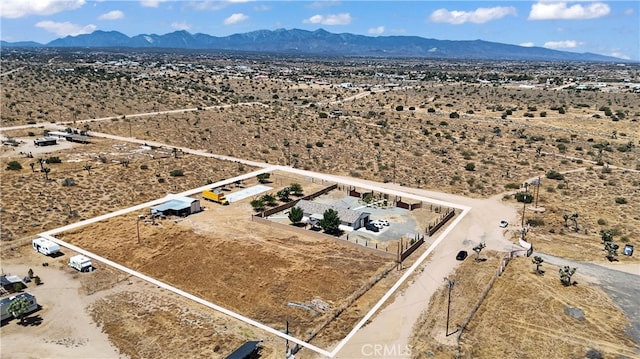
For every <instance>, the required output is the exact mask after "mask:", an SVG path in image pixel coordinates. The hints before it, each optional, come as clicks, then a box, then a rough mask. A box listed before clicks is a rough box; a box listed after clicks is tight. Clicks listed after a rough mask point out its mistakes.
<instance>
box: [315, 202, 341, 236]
mask: <svg viewBox="0 0 640 359" xmlns="http://www.w3.org/2000/svg"><path fill="white" fill-rule="evenodd" d="M318 225H319V226H320V228H322V229H323V230H324V231H325V232H326V233H328V234H339V233H340V217H339V216H338V212H336V211H335V210H333V209H331V208H329V209H327V210H326V211H324V213H323V215H322V219H321V220H320V221H319V222H318Z"/></svg>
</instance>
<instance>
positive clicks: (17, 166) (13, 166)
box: [7, 161, 22, 171]
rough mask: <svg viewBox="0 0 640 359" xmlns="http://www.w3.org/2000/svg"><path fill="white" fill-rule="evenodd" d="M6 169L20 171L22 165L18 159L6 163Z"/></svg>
mask: <svg viewBox="0 0 640 359" xmlns="http://www.w3.org/2000/svg"><path fill="white" fill-rule="evenodd" d="M7 169H8V170H11V171H20V170H21V169H22V165H21V164H20V162H18V161H11V162H9V163H7Z"/></svg>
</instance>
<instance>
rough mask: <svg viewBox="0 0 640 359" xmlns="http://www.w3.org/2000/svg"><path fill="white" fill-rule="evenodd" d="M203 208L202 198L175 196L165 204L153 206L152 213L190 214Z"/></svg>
mask: <svg viewBox="0 0 640 359" xmlns="http://www.w3.org/2000/svg"><path fill="white" fill-rule="evenodd" d="M201 210H202V208H201V207H200V200H199V199H195V198H191V197H175V198H173V199H171V200H169V201H167V202H165V203H163V204H160V205H157V206H154V207H151V214H152V215H153V214H163V215H173V216H183V217H184V216H188V215H190V214H194V213H198V212H200V211H201Z"/></svg>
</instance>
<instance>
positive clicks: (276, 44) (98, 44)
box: [0, 29, 625, 62]
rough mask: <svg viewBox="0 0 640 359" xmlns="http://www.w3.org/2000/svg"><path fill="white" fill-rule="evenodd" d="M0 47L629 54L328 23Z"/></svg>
mask: <svg viewBox="0 0 640 359" xmlns="http://www.w3.org/2000/svg"><path fill="white" fill-rule="evenodd" d="M0 46H1V47H3V48H4V47H52V48H138V49H140V48H156V49H162V48H165V49H190V50H229V51H253V52H268V53H283V54H291V55H296V54H297V55H320V56H344V57H389V58H409V57H411V58H429V59H469V60H471V59H477V60H517V61H590V62H624V61H625V60H622V59H619V58H615V57H610V56H604V55H598V54H594V53H575V52H568V51H558V50H552V49H547V48H543V47H523V46H517V45H509V44H502V43H497V42H489V41H483V40H471V41H467V40H456V41H454V40H436V39H427V38H423V37H418V36H376V37H372V36H363V35H355V34H350V33H341V34H336V33H331V32H328V31H325V30H323V29H318V30H315V31H308V30H300V29H291V30H286V29H278V30H258V31H252V32H247V33H242V34H233V35H229V36H223V37H217V36H211V35H206V34H201V33H198V34H191V33H189V32H187V31H175V32H171V33H168V34H164V35H156V34H151V35H147V34H141V35H136V36H133V37H129V36H127V35H125V34H123V33H120V32H118V31H101V30H98V31H94V32H93V33H91V34H83V35H77V36H66V37H64V38H59V39H56V40H53V41H51V42H49V43H47V44H40V43H37V42H31V41H26V42H14V43H10V42H5V41H1V42H0Z"/></svg>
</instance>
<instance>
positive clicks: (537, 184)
mask: <svg viewBox="0 0 640 359" xmlns="http://www.w3.org/2000/svg"><path fill="white" fill-rule="evenodd" d="M540 185H541V183H540V176H538V183H536V204H535V206H536V208H538V197H539V196H540Z"/></svg>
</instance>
